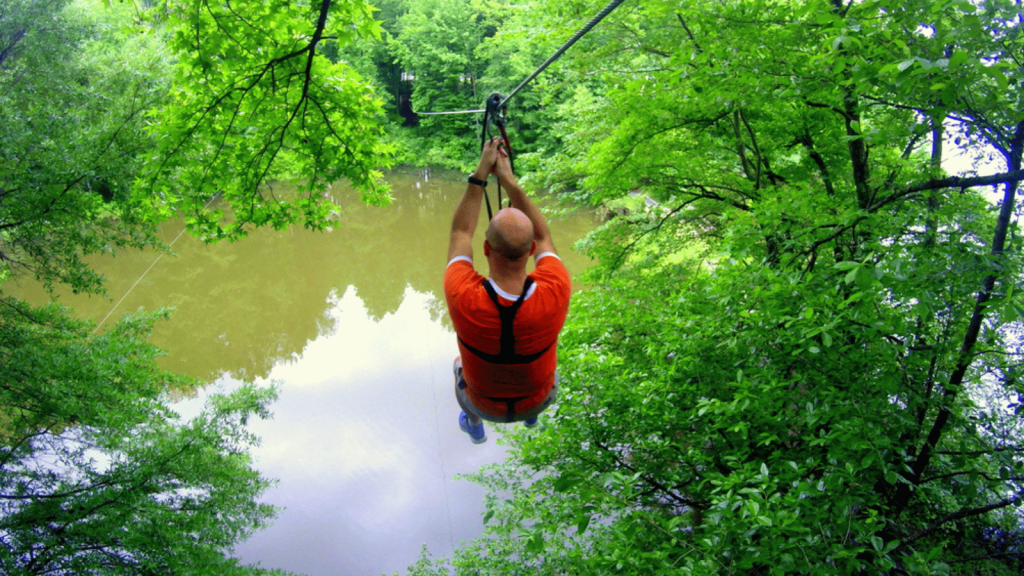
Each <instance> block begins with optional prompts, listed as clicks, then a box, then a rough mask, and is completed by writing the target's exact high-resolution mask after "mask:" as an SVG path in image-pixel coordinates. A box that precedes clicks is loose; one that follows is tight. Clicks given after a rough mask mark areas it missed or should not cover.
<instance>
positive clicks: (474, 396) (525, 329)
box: [444, 252, 572, 417]
mask: <svg viewBox="0 0 1024 576" xmlns="http://www.w3.org/2000/svg"><path fill="white" fill-rule="evenodd" d="M529 277H530V278H531V279H532V280H533V285H532V286H530V288H529V289H528V290H527V292H526V298H524V299H523V303H522V304H521V305H520V307H519V310H518V311H517V312H516V315H515V318H514V320H513V322H512V334H513V337H514V352H515V354H516V355H519V356H520V357H532V356H534V355H538V354H539V356H537V357H536V358H535V359H532V361H530V362H527V363H508V361H507V359H505V360H500V359H497V358H495V357H496V356H498V355H499V353H500V352H501V331H502V326H501V317H500V314H499V312H498V309H497V308H496V307H495V305H494V301H493V300H491V297H490V296H489V295H488V292H487V289H486V288H485V287H484V283H485V282H487V283H490V285H491V287H492V288H493V289H494V292H495V293H496V294H497V296H498V301H499V302H500V303H501V306H502V307H509V306H512V305H513V304H514V303H515V302H516V300H517V299H518V298H519V296H518V295H512V294H508V293H505V292H504V291H503V290H501V288H498V286H497V284H495V283H494V282H493V281H491V280H490V279H489V278H484V277H483V276H482V275H480V274H478V273H477V272H476V270H474V269H473V262H472V260H470V259H469V258H468V257H465V256H458V257H456V258H453V259H452V261H451V262H449V263H448V268H447V269H446V270H445V274H444V295H445V298H446V299H447V301H448V312H449V314H451V317H452V324H454V325H455V333H456V335H457V336H458V339H459V352H460V353H461V354H462V375H463V377H464V378H465V379H466V395H467V396H468V397H469V400H470V401H471V402H472V403H473V405H474V406H475V407H477V408H478V409H480V410H481V411H483V412H485V413H487V414H492V415H494V416H499V417H500V416H505V415H506V414H507V411H508V403H507V402H504V401H502V399H518V400H516V402H515V412H517V413H519V412H524V411H526V410H529V409H531V408H533V407H535V406H537V405H539V404H540V403H541V402H543V401H544V399H545V398H546V397H547V395H548V393H549V392H550V391H551V386H552V385H554V382H555V364H556V348H557V345H558V333H559V331H561V330H562V325H563V324H565V316H566V314H567V313H568V311H569V295H570V292H571V287H572V284H571V281H570V279H569V271H568V270H566V268H565V264H562V261H561V260H560V259H559V258H558V256H557V255H556V254H554V253H552V252H546V253H544V254H541V255H540V256H539V257H538V258H537V268H536V269H535V270H534V271H533V272H531V273H530V274H529ZM506 338H507V335H506ZM479 354H483V355H484V356H487V357H488V358H487V359H485V358H481V356H480V355H479Z"/></svg>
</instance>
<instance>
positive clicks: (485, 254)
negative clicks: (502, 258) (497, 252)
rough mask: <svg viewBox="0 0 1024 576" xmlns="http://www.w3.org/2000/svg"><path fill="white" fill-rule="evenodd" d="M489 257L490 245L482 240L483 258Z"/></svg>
mask: <svg viewBox="0 0 1024 576" xmlns="http://www.w3.org/2000/svg"><path fill="white" fill-rule="evenodd" d="M490 255H491V243H490V242H488V241H487V240H484V258H487V257H489V256H490Z"/></svg>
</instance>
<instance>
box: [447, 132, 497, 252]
mask: <svg viewBox="0 0 1024 576" xmlns="http://www.w3.org/2000/svg"><path fill="white" fill-rule="evenodd" d="M497 156H498V141H497V139H494V140H491V141H490V142H488V143H486V144H485V145H484V149H483V152H481V153H480V163H479V164H478V165H477V167H476V170H475V171H474V172H473V177H474V178H478V179H480V180H487V176H488V175H489V174H490V173H491V170H492V169H493V168H494V162H495V159H496V158H497ZM483 197H484V188H483V186H477V185H476V184H467V185H466V193H465V194H463V195H462V200H460V201H459V205H458V207H456V208H455V216H454V217H453V218H452V232H451V238H450V240H449V241H448V262H451V261H452V258H455V257H456V256H466V257H468V258H470V259H472V258H473V233H474V232H476V223H477V220H479V219H480V204H481V202H482V201H483Z"/></svg>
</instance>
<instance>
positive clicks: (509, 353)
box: [459, 277, 551, 422]
mask: <svg viewBox="0 0 1024 576" xmlns="http://www.w3.org/2000/svg"><path fill="white" fill-rule="evenodd" d="M483 286H484V290H486V291H487V295H488V296H490V297H491V301H492V302H494V306H495V307H496V308H497V309H498V316H499V317H500V318H501V338H500V342H501V349H500V350H499V351H498V353H497V354H487V353H486V352H482V351H480V350H477V349H476V348H473V347H472V346H470V345H469V344H467V343H466V341H465V340H463V339H462V338H459V342H461V343H462V345H463V346H465V347H466V350H469V351H470V352H472V353H473V355H474V356H476V357H477V358H480V359H481V360H483V361H485V362H489V363H491V364H529V363H530V362H533V361H534V360H536V359H538V358H540V357H541V356H543V355H544V353H545V352H547V351H548V350H549V349H551V345H548V346H547V347H545V348H544V349H543V350H541V351H540V352H537V353H536V354H516V339H515V334H513V332H512V322H513V321H514V320H515V318H516V312H518V311H519V307H520V306H522V305H523V301H524V300H526V295H527V294H528V293H529V292H530V287H531V286H533V278H530V277H527V278H526V282H525V283H524V284H523V293H522V294H520V295H519V298H518V299H517V300H516V301H515V303H514V304H512V305H511V306H502V305H501V304H500V303H499V302H498V293H497V292H495V290H494V286H491V283H490V281H489V280H484V282H483ZM527 398H529V396H516V397H513V398H493V397H490V396H488V399H490V400H493V401H495V402H503V403H504V404H505V405H506V406H507V407H508V412H507V414H506V419H507V421H508V422H513V421H514V419H515V413H516V411H515V406H516V404H517V403H518V402H520V401H522V400H525V399H527Z"/></svg>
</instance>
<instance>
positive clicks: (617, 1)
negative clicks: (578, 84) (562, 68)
mask: <svg viewBox="0 0 1024 576" xmlns="http://www.w3.org/2000/svg"><path fill="white" fill-rule="evenodd" d="M622 1H623V0H612V1H611V2H609V3H608V5H607V6H605V7H604V9H602V10H601V11H600V12H598V14H597V16H594V17H593V18H591V19H590V22H587V23H586V25H584V26H583V28H580V29H579V30H578V31H577V32H576V33H575V34H573V35H572V38H569V40H568V41H567V42H566V43H565V44H562V47H561V48H559V49H558V50H556V51H555V53H554V54H552V55H551V57H550V58H548V59H547V60H545V61H544V63H543V64H541V65H540V67H538V68H537V69H536V70H534V72H533V74H530V76H529V77H528V78H527V79H526V80H523V81H522V83H521V84H519V86H516V87H515V88H514V89H513V90H512V92H509V95H508V96H505V99H504V100H502V101H501V104H499V105H498V108H504V107H505V103H506V102H508V101H509V100H511V99H512V97H513V96H515V95H516V93H517V92H519V91H520V90H521V89H522V88H523V86H526V85H527V84H529V83H530V81H531V80H533V79H534V78H536V77H537V75H538V74H540V73H541V72H543V71H544V69H545V68H547V67H548V65H550V64H551V63H552V62H554V61H555V60H558V58H559V57H560V56H561V55H562V54H563V53H565V51H566V50H568V49H569V48H570V47H571V46H572V45H573V44H575V43H576V41H577V40H579V39H580V38H582V37H583V35H584V34H586V33H587V32H590V29H591V28H593V27H594V26H597V24H598V22H600V21H601V20H604V17H605V16H607V15H609V14H611V12H612V10H615V9H616V8H618V7H619V4H622Z"/></svg>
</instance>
